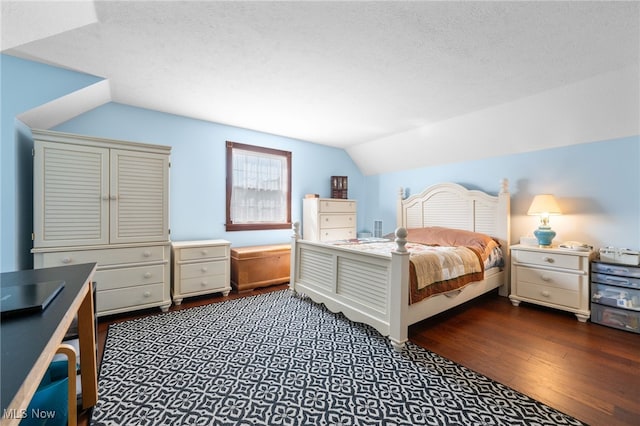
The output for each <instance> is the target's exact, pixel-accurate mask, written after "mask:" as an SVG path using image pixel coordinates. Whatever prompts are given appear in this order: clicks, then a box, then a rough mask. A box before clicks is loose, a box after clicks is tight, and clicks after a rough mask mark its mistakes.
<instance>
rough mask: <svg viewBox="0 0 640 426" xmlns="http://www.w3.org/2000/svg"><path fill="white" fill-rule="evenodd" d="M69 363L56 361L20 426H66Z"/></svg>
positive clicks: (44, 378) (43, 379) (39, 387)
mask: <svg viewBox="0 0 640 426" xmlns="http://www.w3.org/2000/svg"><path fill="white" fill-rule="evenodd" d="M68 389H69V378H68V377H67V361H54V362H52V363H51V365H50V366H49V368H48V369H47V372H46V373H45V375H44V377H43V378H42V381H41V382H40V385H39V386H38V390H36V393H35V394H34V395H33V398H32V399H31V402H30V403H29V407H27V411H26V412H25V413H24V415H25V418H24V419H22V421H21V422H20V425H21V426H22V425H24V426H43V425H46V426H64V425H66V424H67V418H68V416H69V405H68V402H67V401H68Z"/></svg>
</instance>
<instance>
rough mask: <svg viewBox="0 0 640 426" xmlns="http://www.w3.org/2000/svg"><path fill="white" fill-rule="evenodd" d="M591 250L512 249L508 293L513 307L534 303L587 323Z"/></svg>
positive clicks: (527, 247)
mask: <svg viewBox="0 0 640 426" xmlns="http://www.w3.org/2000/svg"><path fill="white" fill-rule="evenodd" d="M592 257H593V252H592V251H572V250H568V249H561V248H546V247H537V246H525V245H521V244H518V245H514V246H511V294H510V295H509V299H510V300H511V303H512V304H513V305H514V306H518V305H519V304H520V302H528V303H535V304H538V305H543V306H547V307H550V308H556V309H562V310H564V311H568V312H573V313H574V314H575V315H576V318H578V321H580V322H586V321H587V319H589V316H590V310H589V298H590V292H589V261H590V259H591V258H592Z"/></svg>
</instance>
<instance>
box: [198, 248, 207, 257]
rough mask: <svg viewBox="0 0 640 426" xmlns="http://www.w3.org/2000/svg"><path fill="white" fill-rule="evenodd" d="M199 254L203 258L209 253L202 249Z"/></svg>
mask: <svg viewBox="0 0 640 426" xmlns="http://www.w3.org/2000/svg"><path fill="white" fill-rule="evenodd" d="M200 253H202V255H203V256H206V255H207V253H209V252H208V251H207V250H204V249H203V250H202V251H201V252H200Z"/></svg>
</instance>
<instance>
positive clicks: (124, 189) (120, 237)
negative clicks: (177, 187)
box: [110, 149, 169, 244]
mask: <svg viewBox="0 0 640 426" xmlns="http://www.w3.org/2000/svg"><path fill="white" fill-rule="evenodd" d="M110 181H111V184H110V186H111V197H110V211H111V214H110V217H111V219H110V230H111V231H110V234H111V237H110V240H111V243H112V244H115V243H130V242H131V243H133V242H134V243H140V242H152V241H167V240H168V239H169V220H168V211H169V208H168V206H169V200H168V197H169V191H168V188H169V157H168V156H167V155H163V154H155V153H145V152H137V151H126V150H119V149H112V150H111V178H110Z"/></svg>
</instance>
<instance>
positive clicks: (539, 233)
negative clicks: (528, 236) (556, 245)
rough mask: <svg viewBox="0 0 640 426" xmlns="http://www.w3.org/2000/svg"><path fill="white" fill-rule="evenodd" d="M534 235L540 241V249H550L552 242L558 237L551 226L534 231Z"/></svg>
mask: <svg viewBox="0 0 640 426" xmlns="http://www.w3.org/2000/svg"><path fill="white" fill-rule="evenodd" d="M533 235H535V236H536V238H537V239H538V245H539V246H540V247H549V246H550V245H551V241H553V238H554V237H555V236H556V231H554V230H552V229H551V227H550V226H540V227H538V229H536V230H535V231H533Z"/></svg>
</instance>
